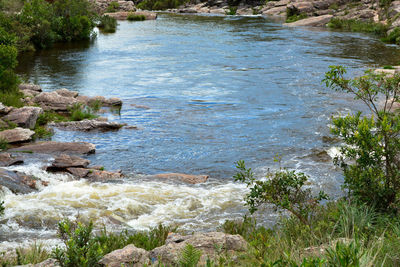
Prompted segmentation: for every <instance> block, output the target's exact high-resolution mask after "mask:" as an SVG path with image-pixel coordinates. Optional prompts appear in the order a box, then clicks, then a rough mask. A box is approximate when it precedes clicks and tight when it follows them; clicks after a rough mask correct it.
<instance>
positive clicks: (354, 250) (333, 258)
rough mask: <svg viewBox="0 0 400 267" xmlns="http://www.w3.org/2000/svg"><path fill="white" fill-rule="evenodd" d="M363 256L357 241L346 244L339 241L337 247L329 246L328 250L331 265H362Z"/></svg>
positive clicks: (344, 266)
mask: <svg viewBox="0 0 400 267" xmlns="http://www.w3.org/2000/svg"><path fill="white" fill-rule="evenodd" d="M362 256H363V253H362V251H361V248H360V245H359V244H356V243H355V242H351V243H350V244H344V243H343V242H340V241H338V242H337V243H336V246H335V248H328V249H327V251H326V257H327V260H328V265H329V266H343V267H346V266H360V263H361V262H360V259H361V257H362ZM370 264H371V263H370ZM371 266H372V265H371Z"/></svg>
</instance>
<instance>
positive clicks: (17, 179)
mask: <svg viewBox="0 0 400 267" xmlns="http://www.w3.org/2000/svg"><path fill="white" fill-rule="evenodd" d="M35 185H36V182H35V180H34V179H32V177H29V176H24V175H19V174H17V173H15V172H13V171H8V170H5V169H2V168H0V187H1V186H4V187H7V188H8V189H10V191H11V192H13V193H15V194H28V193H31V192H34V191H35Z"/></svg>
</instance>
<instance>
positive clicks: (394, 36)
mask: <svg viewBox="0 0 400 267" xmlns="http://www.w3.org/2000/svg"><path fill="white" fill-rule="evenodd" d="M381 40H382V41H383V42H385V43H390V44H397V45H398V44H400V28H399V27H396V28H394V29H393V30H392V31H391V32H390V33H389V34H388V35H387V36H386V37H383V38H382V39H381Z"/></svg>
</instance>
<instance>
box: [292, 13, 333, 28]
mask: <svg viewBox="0 0 400 267" xmlns="http://www.w3.org/2000/svg"><path fill="white" fill-rule="evenodd" d="M332 18H333V16H332V15H323V16H318V17H311V18H305V19H302V20H298V21H295V22H292V23H285V25H287V26H310V27H322V26H325V25H326V24H327V23H328V22H329V21H330V20H331V19H332Z"/></svg>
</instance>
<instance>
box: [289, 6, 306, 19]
mask: <svg viewBox="0 0 400 267" xmlns="http://www.w3.org/2000/svg"><path fill="white" fill-rule="evenodd" d="M305 18H307V14H304V13H300V11H299V10H298V9H297V8H296V7H290V8H289V7H288V8H286V23H292V22H295V21H298V20H301V19H305Z"/></svg>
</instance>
